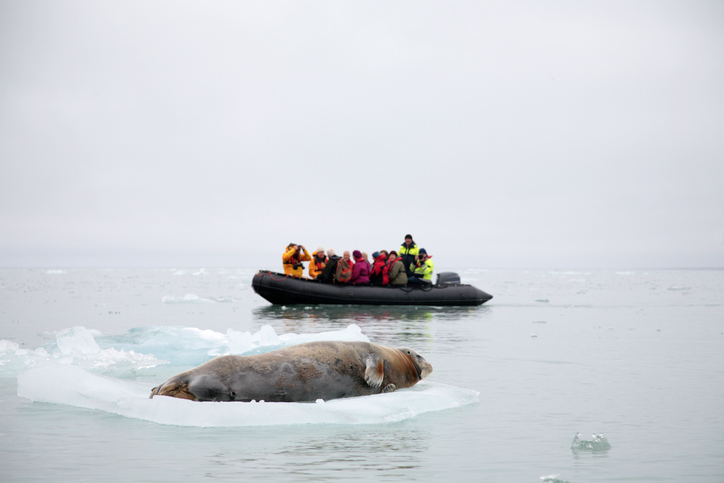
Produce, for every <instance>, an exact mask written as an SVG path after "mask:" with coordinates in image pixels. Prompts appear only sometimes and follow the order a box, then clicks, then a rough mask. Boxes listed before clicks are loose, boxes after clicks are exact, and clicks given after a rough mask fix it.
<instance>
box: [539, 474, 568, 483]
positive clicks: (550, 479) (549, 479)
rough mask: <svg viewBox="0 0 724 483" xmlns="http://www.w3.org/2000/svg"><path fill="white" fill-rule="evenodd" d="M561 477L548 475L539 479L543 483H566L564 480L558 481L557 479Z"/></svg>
mask: <svg viewBox="0 0 724 483" xmlns="http://www.w3.org/2000/svg"><path fill="white" fill-rule="evenodd" d="M559 476H561V475H548V476H541V477H540V479H541V481H543V483H568V482H567V481H564V480H559V479H558V477H559Z"/></svg>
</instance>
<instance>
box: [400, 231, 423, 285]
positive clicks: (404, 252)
mask: <svg viewBox="0 0 724 483" xmlns="http://www.w3.org/2000/svg"><path fill="white" fill-rule="evenodd" d="M419 251H420V248H418V246H417V243H415V241H414V240H413V239H412V235H405V243H403V244H402V246H401V247H400V250H399V256H400V258H401V259H402V264H403V265H404V266H405V272H407V276H408V277H409V276H410V275H412V269H413V268H414V265H415V261H416V258H415V256H416V255H417V254H418V253H419Z"/></svg>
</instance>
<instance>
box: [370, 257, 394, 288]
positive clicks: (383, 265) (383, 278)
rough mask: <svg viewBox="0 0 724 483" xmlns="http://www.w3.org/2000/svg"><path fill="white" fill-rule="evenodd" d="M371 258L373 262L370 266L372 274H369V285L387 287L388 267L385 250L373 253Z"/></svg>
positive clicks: (388, 280)
mask: <svg viewBox="0 0 724 483" xmlns="http://www.w3.org/2000/svg"><path fill="white" fill-rule="evenodd" d="M372 258H374V260H375V262H374V264H373V265H372V273H370V283H371V284H372V285H389V284H390V275H389V273H390V267H389V266H388V265H387V250H382V251H381V252H374V253H373V254H372Z"/></svg>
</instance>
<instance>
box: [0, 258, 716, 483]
mask: <svg viewBox="0 0 724 483" xmlns="http://www.w3.org/2000/svg"><path fill="white" fill-rule="evenodd" d="M459 273H460V275H461V277H462V279H463V282H464V283H470V284H473V285H475V286H477V287H478V288H480V289H482V290H484V291H486V292H488V293H490V294H492V295H493V296H494V298H493V300H491V301H490V302H489V303H487V304H485V305H483V306H481V307H475V308H424V307H419V308H415V307H412V308H395V307H341V306H307V307H304V306H298V307H276V306H271V305H269V304H268V303H267V302H266V301H265V300H263V299H262V298H261V297H259V296H257V295H256V294H254V292H253V290H252V289H251V286H250V283H251V278H252V276H253V274H254V270H242V269H184V270H177V269H138V270H131V269H62V270H60V269H53V268H51V269H0V461H2V471H1V473H0V474H2V477H0V480H2V481H13V482H15V481H46V482H47V481H99V480H100V479H101V478H102V479H103V480H107V481H170V480H184V481H198V480H202V479H204V478H210V479H228V480H240V479H242V478H243V479H245V480H247V479H251V478H257V477H261V478H264V479H265V480H269V481H355V480H357V481H364V480H369V479H372V480H373V481H442V480H447V481H451V482H452V481H490V482H530V483H535V482H541V481H546V482H569V483H584V482H586V483H587V482H612V481H626V482H657V481H662V482H663V481H667V482H668V481H677V482H722V481H724V271H722V270H670V271H667V270H632V271H587V270H582V271H548V270H545V271H544V270H534V271H525V270H508V271H506V270H460V271H459ZM330 338H333V339H335V338H343V339H348V340H370V341H372V342H375V343H379V344H384V345H389V346H397V347H410V348H413V349H415V350H417V351H418V352H420V353H421V354H422V355H424V356H425V358H426V359H427V360H428V361H429V362H430V363H431V364H432V365H433V366H434V372H433V373H432V375H431V376H430V377H429V378H428V379H426V380H425V381H423V382H422V383H420V384H418V385H417V386H415V387H414V388H411V389H408V390H402V391H397V392H395V393H392V394H385V395H379V396H370V397H366V398H352V399H348V400H337V401H328V402H324V403H317V404H283V403H278V404H272V403H261V402H260V403H248V404H247V403H193V402H190V401H181V400H176V399H172V398H154V399H153V400H149V399H148V398H147V397H148V394H149V393H150V390H151V388H152V387H154V386H155V385H158V384H159V383H161V382H163V381H164V380H166V379H167V378H168V377H169V376H171V375H173V374H176V373H178V372H180V371H182V370H185V369H188V368H190V367H194V366H196V365H198V364H200V363H202V362H204V361H206V360H208V359H210V358H211V357H213V356H214V355H216V354H225V353H235V354H242V353H258V352H264V351H267V350H273V349H275V348H278V347H282V346H285V345H289V344H294V343H299V342H303V341H307V340H317V339H330ZM577 433H580V439H581V440H584V441H593V440H594V437H593V435H594V434H596V435H598V434H603V435H604V437H605V438H606V439H607V441H608V443H609V444H610V447H608V446H607V445H605V444H598V443H595V444H594V443H592V444H591V445H587V444H586V443H583V444H581V445H580V447H578V448H572V441H573V439H574V437H575V436H576V434H577ZM589 446H593V447H589Z"/></svg>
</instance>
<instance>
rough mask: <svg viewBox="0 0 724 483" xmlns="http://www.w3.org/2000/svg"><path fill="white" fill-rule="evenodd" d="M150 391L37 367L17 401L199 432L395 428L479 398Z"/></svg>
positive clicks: (415, 392)
mask: <svg viewBox="0 0 724 483" xmlns="http://www.w3.org/2000/svg"><path fill="white" fill-rule="evenodd" d="M150 390H151V388H150V386H149V384H148V383H140V382H129V381H125V380H120V379H114V378H110V377H106V376H102V375H98V374H93V373H91V372H88V371H86V370H84V369H82V368H80V367H76V366H72V365H52V366H46V367H40V368H37V369H31V370H29V371H27V372H26V373H24V374H22V375H20V376H18V396H20V397H24V398H28V399H31V400H33V401H38V402H47V403H56V404H66V405H69V406H76V407H81V408H88V409H96V410H100V411H106V412H109V413H113V414H119V415H121V416H125V417H128V418H135V419H141V420H145V421H152V422H155V423H160V424H170V425H177V426H199V427H238V426H277V425H291V424H293V425H298V424H383V423H394V422H397V421H402V420H405V419H409V418H413V417H415V416H417V415H419V414H422V413H426V412H431V411H441V410H445V409H451V408H456V407H459V406H464V405H466V404H471V403H474V402H477V401H478V395H479V394H480V393H478V392H477V391H472V390H470V389H462V388H457V387H454V386H448V385H444V384H438V383H431V382H428V381H422V382H420V383H419V384H417V385H416V386H414V387H412V388H409V389H402V390H399V391H395V392H393V393H388V394H377V395H373V396H362V397H354V398H346V399H334V400H331V401H326V402H325V401H321V400H320V401H317V402H316V403H269V402H251V403H243V402H203V403H200V402H194V401H188V400H184V399H176V398H171V397H163V396H158V397H155V398H153V399H149V398H148V396H149V394H150Z"/></svg>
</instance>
